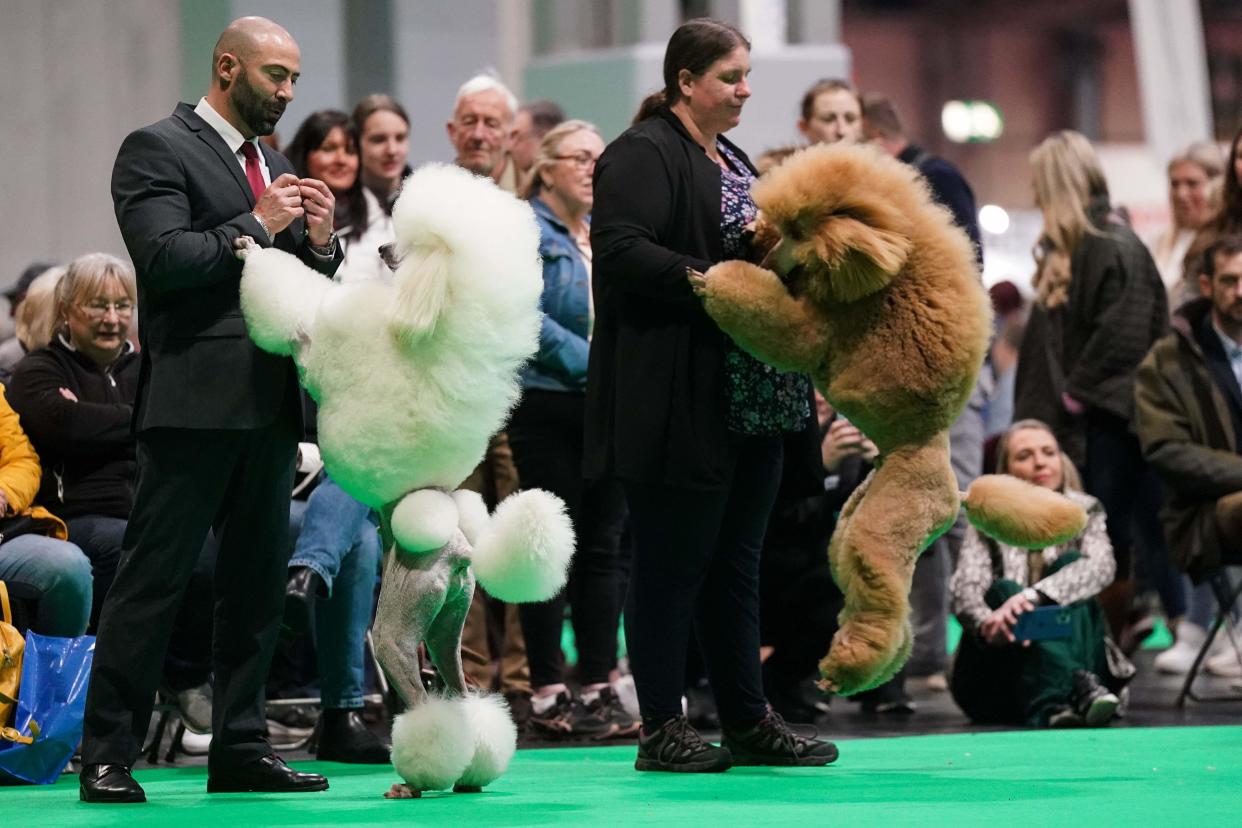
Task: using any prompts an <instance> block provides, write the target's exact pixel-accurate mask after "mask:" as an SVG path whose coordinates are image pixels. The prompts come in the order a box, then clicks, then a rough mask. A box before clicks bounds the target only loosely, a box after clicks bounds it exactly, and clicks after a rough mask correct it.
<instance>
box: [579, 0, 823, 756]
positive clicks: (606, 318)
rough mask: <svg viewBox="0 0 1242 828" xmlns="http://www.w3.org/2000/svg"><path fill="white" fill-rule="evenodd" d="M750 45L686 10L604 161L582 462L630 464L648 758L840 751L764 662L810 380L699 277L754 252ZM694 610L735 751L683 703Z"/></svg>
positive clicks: (621, 472) (632, 610)
mask: <svg viewBox="0 0 1242 828" xmlns="http://www.w3.org/2000/svg"><path fill="white" fill-rule="evenodd" d="M749 48H750V44H749V43H748V42H747V41H746V39H745V38H744V37H743V36H742V35H741V33H739V32H738V31H737V30H736V29H734V28H733V27H732V26H729V25H728V24H725V23H720V22H717V21H714V20H705V19H700V20H692V21H690V22H688V23H686V24H684V25H683V26H681V27H680V28H679V29H678V30H677V31H676V32H675V33H674V34H673V36H672V38H671V39H670V40H669V44H668V48H667V50H666V52H665V56H664V84H665V88H664V91H663V93H662V94H663V95H664V101H663V103H662V105H660V106H658V107H657V108H655V110H654V114H652V115H651V116H650V117H648V118H646V119H645V120H643V121H641V122H639V123H637V124H636V125H635V126H633V127H632V128H631V129H630V130H628V131H627V132H626V133H625V134H623V135H622V136H621V137H619V138H618V139H617V140H616V141H614V142H613V143H612V144H611V145H609V147H608V148H607V150H605V152H604V154H603V155H602V156H601V158H600V160H599V163H598V166H597V167H596V177H595V209H594V216H593V220H592V224H591V245H592V249H593V250H594V252H595V263H594V274H593V278H594V286H593V290H594V294H595V304H596V322H595V329H594V337H593V339H592V345H591V355H590V364H589V371H588V379H587V423H586V435H585V440H586V442H585V466H586V472H587V474H588V476H590V477H603V476H609V475H614V476H616V477H617V478H619V479H620V480H621V481H622V483H623V485H624V487H625V491H626V496H627V498H628V500H629V505H630V512H631V519H632V521H633V534H634V564H633V573H632V580H631V585H630V594H629V598H628V603H627V607H626V613H625V621H626V638H627V641H628V644H629V648H630V664H631V666H632V668H633V670H634V677H635V680H636V682H637V687H638V697H639V704H640V707H641V709H642V714H643V727H642V733H641V736H640V740H639V748H638V761H637V762H636V763H635V767H636V768H637V769H638V770H665V771H691V772H694V771H721V770H725V769H727V768H728V767H730V765H732V764H751V765H754V764H772V765H823V764H827V763H828V762H831V761H832V760H833V759H835V758H836V755H837V751H836V748H835V747H833V746H832V744H831V743H828V742H822V741H817V740H810V739H804V738H801V737H799V736H797V735H795V734H793V733H792V732H791V731H790V730H789V728H788V726H787V725H786V724H785V723H784V721H783V720H781V718H780V717H779V716H777V715H776V714H774V713H773V712H771V709H770V708H769V707H768V705H767V702H766V700H765V699H764V696H763V686H762V681H761V679H760V668H759V601H758V573H759V550H760V547H761V545H762V542H763V534H764V530H765V528H766V526H767V520H768V514H769V512H770V511H771V508H772V504H773V501H774V499H775V497H776V491H777V488H778V486H779V484H780V478H781V470H782V464H783V449H782V440H783V436H784V435H785V434H786V433H797V432H802V431H804V429H805V427H806V425H807V422H808V418H809V417H810V415H811V411H810V405H809V400H810V396H809V393H808V392H809V385H808V380H807V379H806V378H805V377H802V376H798V375H788V374H781V373H779V372H777V371H775V370H773V369H771V368H769V367H768V366H765V365H762V364H761V363H759V362H757V361H755V360H754V359H753V358H751V357H750V356H748V355H747V354H745V353H744V352H742V351H740V350H739V349H737V348H736V347H735V346H733V345H732V344H731V343H730V341H729V340H728V338H727V337H726V336H725V335H724V334H723V333H722V332H721V331H720V330H719V329H718V328H717V327H716V325H715V323H714V322H712V320H711V319H710V318H709V317H708V316H707V314H706V313H705V312H704V310H703V309H702V307H701V305H700V304H699V301H698V299H696V298H695V296H694V294H693V292H692V291H691V289H690V284H689V282H688V280H687V278H686V273H687V270H688V269H694V270H698V271H706V270H707V269H708V268H709V267H710V266H711V265H712V264H713V263H715V262H718V261H721V260H724V259H730V258H740V257H742V256H743V255H744V254H745V250H744V247H745V245H744V242H743V234H742V230H743V228H744V227H745V226H746V225H747V224H749V223H750V222H751V221H753V220H754V217H755V206H754V202H753V201H751V199H750V194H749V185H750V182H751V181H752V180H753V179H754V176H755V171H754V168H753V167H752V166H751V164H750V161H749V159H747V158H746V155H745V154H744V153H743V152H742V151H741V150H739V149H738V148H737V147H735V146H734V145H733V144H732V143H730V142H729V141H727V140H725V139H724V138H723V137H722V136H721V133H723V132H725V131H727V130H729V129H731V128H733V127H734V126H736V125H737V123H738V120H739V119H740V116H741V110H742V105H743V104H744V103H745V101H746V99H747V98H748V97H749V96H750V89H749V87H748V86H747V81H746V76H747V74H748V72H749V70H750V55H749ZM646 109H648V107H644V110H646ZM692 626H693V628H694V630H695V632H696V633H697V635H698V638H699V642H700V645H701V648H702V651H703V655H704V659H705V661H706V662H707V666H708V672H709V676H710V679H711V684H712V687H713V690H714V691H715V694H716V700H717V705H718V708H719V710H720V716H721V721H722V724H723V730H724V746H723V747H719V748H718V747H715V746H713V745H710V744H708V743H707V742H705V741H703V739H702V738H701V737H700V736H699V735H698V733H696V732H695V731H694V730H693V728H691V727H690V726H689V724H688V723H687V722H686V719H685V717H684V716H683V715H682V712H681V695H682V689H683V687H684V679H685V660H686V648H687V645H688V642H689V636H690V632H691V628H692Z"/></svg>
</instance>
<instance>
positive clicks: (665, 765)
mask: <svg viewBox="0 0 1242 828" xmlns="http://www.w3.org/2000/svg"><path fill="white" fill-rule="evenodd" d="M731 767H733V757H732V755H730V753H729V750H728V748H724V747H716V746H715V745H713V744H712V743H711V742H708V741H706V740H704V739H703V737H702V736H700V735H699V732H698V731H697V730H695V729H694V728H693V727H691V726H690V722H689V720H687V719H686V717H685V716H678V717H676V718H674V719H669V720H668V721H667V722H665V723H664V724H662V725H660V727H659V729H657V730H656V731H655V732H654V733H646V732H643V731H640V732H639V734H638V758H637V759H636V760H634V770H640V771H668V772H672V773H720V772H721V771H727V770H728V769H729V768H731Z"/></svg>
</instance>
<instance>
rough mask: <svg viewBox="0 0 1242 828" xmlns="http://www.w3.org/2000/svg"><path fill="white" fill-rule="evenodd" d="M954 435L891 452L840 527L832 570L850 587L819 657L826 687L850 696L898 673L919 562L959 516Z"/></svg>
mask: <svg viewBox="0 0 1242 828" xmlns="http://www.w3.org/2000/svg"><path fill="white" fill-rule="evenodd" d="M957 511H958V494H957V482H956V480H955V479H954V477H953V470H952V467H951V466H950V465H949V439H948V435H947V434H946V433H943V432H942V433H941V434H938V435H936V437H935V438H933V439H932V440H931V441H930V442H929V443H927V444H925V445H921V446H914V447H903V448H899V449H895V450H894V451H892V452H890V453H889V454H887V455H886V456H885V458H884V463H883V465H881V466H880V467H879V468H878V469H876V471H875V473H874V474H873V476H872V478H871V485H870V486H869V488H868V490H867V492H866V493H865V494H864V496H863V497H862V498H861V500H860V501H859V502H858V504H857V507H856V508H855V510H854V512H853V514H851V515H849V518H848V521H847V523H846V525H845V527H844V529H843V530H842V529H841V528H840V527H839V528H838V532H837V533H835V534H834V536H833V541H832V543H833V547H834V548H833V551H832V557H833V559H834V562H835V563H834V567H833V568H834V576H835V577H836V578H838V584H839V585H840V587H841V589H842V591H843V592H844V593H845V608H844V609H843V610H842V611H841V615H840V621H841V626H840V628H839V629H838V630H837V633H836V635H835V636H833V639H832V648H831V649H830V650H829V652H828V655H827V656H825V657H824V659H823V660H822V661H821V662H820V665H819V669H820V675H821V676H823V680H822V681H821V682H820V688H821V689H823V690H826V691H831V692H836V693H840V694H842V695H848V694H851V693H856V692H859V691H860V690H865V689H867V688H869V687H874V686H876V684H878V683H880V680H881V679H883V678H887V677H890V676H892V675H893V674H894V673H896V671H897V670H898V669H900V668H901V665H902V664H903V663H904V659H905V657H906V656H908V654H909V646H910V634H909V630H908V626H909V616H910V603H909V595H910V582H911V579H912V577H913V574H914V562H915V560H916V559H917V558H918V555H919V553H920V552H922V551H923V550H924V549H925V548H927V546H928V544H930V543H931V542H932V541H933V540H934V539H935V538H937V537H939V536H940V535H942V534H944V532H946V531H947V530H948V528H949V526H951V525H952V523H953V520H954V519H955V518H956V517H957Z"/></svg>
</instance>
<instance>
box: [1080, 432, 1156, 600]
mask: <svg viewBox="0 0 1242 828" xmlns="http://www.w3.org/2000/svg"><path fill="white" fill-rule="evenodd" d="M1146 471H1147V464H1146V463H1145V462H1144V461H1143V452H1142V449H1141V448H1140V446H1139V442H1138V438H1137V437H1136V436H1134V434H1133V433H1131V431H1130V427H1129V425H1128V424H1127V423H1126V422H1125V421H1124V420H1122V419H1121V418H1120V417H1116V416H1114V415H1112V414H1108V413H1106V412H1103V411H1099V410H1097V409H1091V410H1089V411H1088V412H1087V467H1086V468H1085V469H1083V470H1082V478H1083V480H1082V482H1083V488H1085V489H1086V490H1087V492H1088V493H1089V494H1092V495H1094V496H1095V497H1097V498H1098V499H1099V501H1100V505H1102V506H1103V507H1104V512H1105V513H1106V514H1107V515H1108V540H1109V542H1110V543H1112V545H1113V557H1114V558H1116V559H1117V576H1116V580H1118V581H1124V580H1126V579H1127V578H1129V577H1130V576H1131V575H1133V574H1134V573H1133V569H1132V561H1133V548H1134V531H1133V518H1134V509H1135V503H1136V501H1137V499H1138V494H1139V491H1140V489H1141V487H1142V484H1143V481H1144V479H1145V477H1146Z"/></svg>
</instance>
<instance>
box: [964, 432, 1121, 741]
mask: <svg viewBox="0 0 1242 828" xmlns="http://www.w3.org/2000/svg"><path fill="white" fill-rule="evenodd" d="M996 471H997V473H998V474H1011V475H1013V476H1014V477H1017V478H1020V479H1022V480H1025V481H1027V482H1028V483H1033V484H1035V485H1036V486H1042V487H1044V488H1047V489H1052V490H1053V491H1058V492H1061V493H1062V494H1064V495H1066V496H1067V497H1069V498H1070V499H1072V500H1074V501H1075V502H1077V503H1078V504H1080V505H1081V506H1082V507H1083V508H1084V509H1085V510H1086V511H1087V526H1086V528H1085V529H1083V531H1082V532H1081V533H1080V534H1079V535H1078V536H1077V537H1075V538H1073V539H1072V540H1070V541H1069V542H1067V543H1065V544H1062V545H1061V546H1056V547H1051V548H1048V549H1040V550H1026V549H1019V548H1017V547H1012V546H1006V545H1004V544H1001V543H998V542H996V541H994V540H992V539H990V538H987V537H985V536H983V535H980V534H979V533H978V532H977V531H976V530H975V529H974V527H971V528H970V529H969V530H968V531H967V534H966V539H965V541H964V542H963V544H962V551H961V556H960V557H959V559H958V565H957V570H956V571H955V572H954V573H953V580H952V582H951V587H950V588H951V591H952V594H953V612H954V613H955V614H956V615H957V617H958V620H959V621H960V622H961V624H962V629H963V632H964V634H963V636H962V642H961V645H960V649H959V650H958V655H957V660H956V663H955V664H954V669H953V680H952V685H951V689H952V691H953V698H954V700H955V701H956V702H957V703H958V705H959V706H960V707H961V708H962V710H963V711H964V712H965V713H966V715H968V716H969V717H970V718H971V719H972V720H974V721H977V722H989V723H1008V724H1015V723H1025V724H1027V725H1030V726H1032V727H1044V726H1051V727H1066V726H1079V725H1090V726H1099V725H1104V724H1107V723H1108V722H1110V721H1112V719H1113V716H1114V714H1115V712H1116V709H1117V705H1118V703H1119V702H1118V698H1117V696H1116V695H1115V693H1114V692H1113V690H1110V689H1109V688H1108V687H1106V686H1104V680H1103V678H1102V677H1103V676H1106V675H1108V674H1109V670H1108V658H1107V655H1106V652H1105V647H1106V644H1105V636H1106V633H1105V627H1104V620H1103V616H1102V614H1101V613H1100V608H1099V604H1098V603H1097V602H1096V601H1095V597H1096V596H1097V595H1098V594H1099V593H1100V591H1101V590H1102V589H1103V588H1104V587H1106V586H1107V585H1108V584H1109V583H1110V582H1111V581H1112V579H1113V571H1114V568H1115V562H1114V560H1113V552H1112V547H1111V545H1110V544H1109V541H1108V532H1107V531H1106V529H1105V523H1106V516H1105V512H1104V509H1103V507H1101V505H1100V502H1099V501H1098V500H1096V499H1095V498H1094V497H1091V496H1090V495H1087V494H1084V493H1083V492H1082V491H1081V488H1080V486H1079V483H1078V475H1077V473H1076V471H1075V469H1074V465H1073V462H1072V461H1071V460H1070V459H1069V458H1068V457H1066V456H1065V455H1064V454H1063V453H1062V451H1061V447H1060V445H1059V444H1058V443H1057V438H1056V436H1055V435H1053V433H1052V429H1050V428H1049V427H1048V426H1047V425H1045V424H1044V423H1041V422H1039V421H1038V420H1021V421H1019V422H1017V423H1014V424H1013V425H1012V426H1011V427H1010V428H1009V430H1008V431H1006V432H1005V433H1004V434H1003V435H1002V437H1001V440H1000V442H999V444H998V446H997V468H996ZM1050 605H1057V606H1061V607H1063V608H1064V610H1065V613H1064V617H1065V619H1066V620H1068V621H1069V622H1070V635H1069V636H1068V637H1065V638H1053V639H1046V640H1037V641H1023V640H1020V639H1018V638H1017V636H1015V634H1014V633H1015V626H1016V625H1017V623H1018V619H1019V618H1020V617H1021V616H1022V615H1024V614H1025V613H1028V612H1030V611H1032V610H1034V609H1035V608H1036V607H1040V606H1050Z"/></svg>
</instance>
